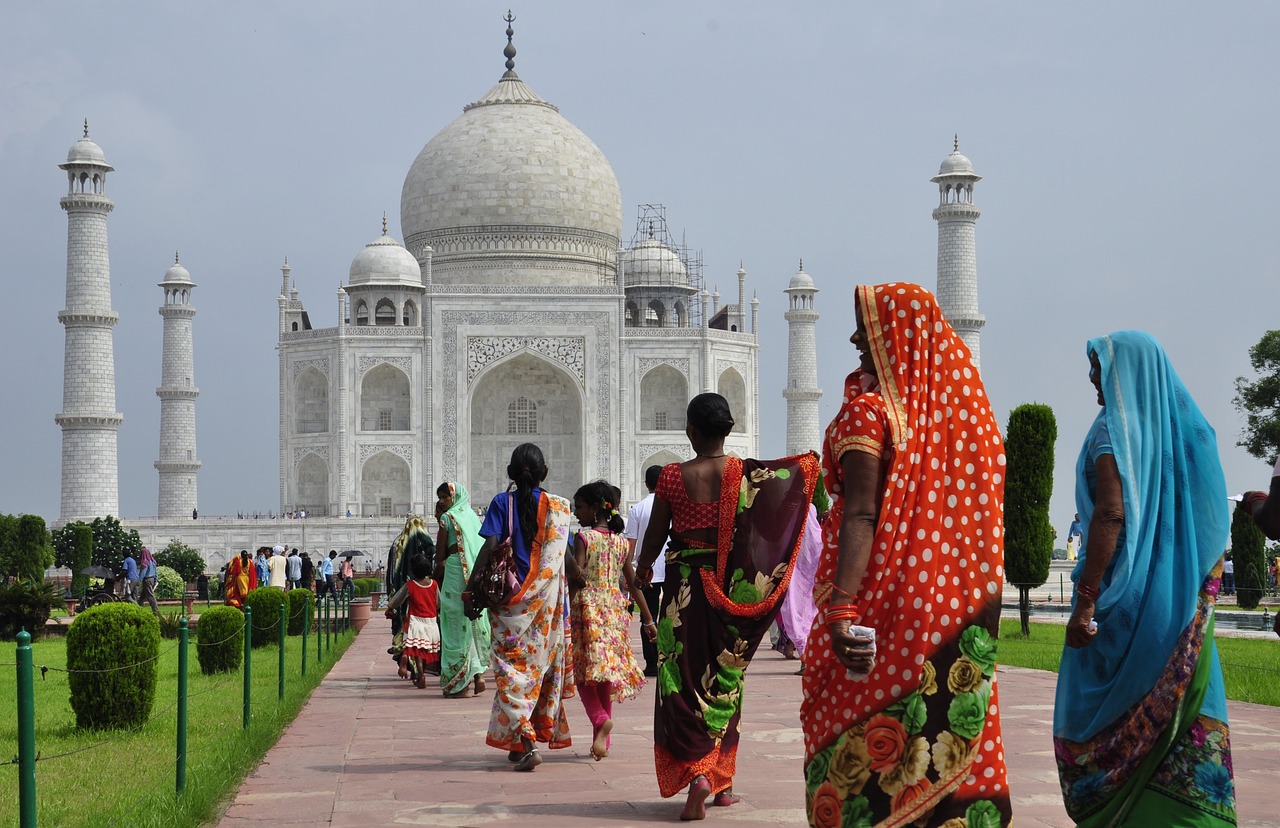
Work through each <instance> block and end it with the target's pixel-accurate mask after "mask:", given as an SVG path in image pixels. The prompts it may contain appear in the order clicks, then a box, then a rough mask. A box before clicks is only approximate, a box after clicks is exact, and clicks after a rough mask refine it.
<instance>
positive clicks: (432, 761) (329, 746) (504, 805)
mask: <svg viewBox="0 0 1280 828" xmlns="http://www.w3.org/2000/svg"><path fill="white" fill-rule="evenodd" d="M638 631H639V626H638V625H636V626H635V627H634V628H633V638H635V639H636V640H637V641H638ZM388 640H389V634H388V631H387V625H386V622H384V621H382V619H380V618H375V619H374V620H373V621H371V622H370V624H369V626H368V627H366V628H365V630H364V631H363V632H362V633H361V634H360V635H358V636H357V637H356V640H355V642H354V643H353V644H352V646H351V647H350V648H349V649H348V650H347V652H346V653H345V654H344V655H343V657H342V659H341V660H340V661H339V662H338V664H337V665H335V666H334V668H333V670H332V671H331V672H330V673H329V675H328V676H327V677H326V678H325V680H324V682H323V683H322V684H321V685H320V687H318V688H317V689H316V692H315V694H314V695H313V696H312V698H311V700H310V701H309V702H308V703H307V705H306V707H305V708H304V709H303V711H302V713H301V714H300V715H299V716H298V718H297V720H296V721H295V722H294V723H293V725H292V726H291V727H290V728H289V729H288V731H286V733H285V734H284V736H283V737H282V738H281V739H280V742H279V743H278V744H277V745H276V746H275V747H274V748H272V749H271V751H270V752H269V753H268V754H267V756H266V759H265V760H264V761H263V763H262V765H261V766H260V767H259V768H258V769H257V771H255V772H254V773H253V774H252V775H251V776H250V777H249V778H248V779H247V780H246V781H245V782H244V784H243V785H242V786H241V788H240V790H239V792H238V793H237V795H236V798H235V801H234V802H233V803H232V804H231V805H230V807H229V808H228V809H227V811H226V813H225V815H224V817H223V819H222V821H221V823H220V824H221V825H222V826H225V827H226V828H247V826H258V825H264V826H265V825H329V826H335V827H340V826H380V825H439V826H481V825H498V826H501V825H510V826H517V825H547V826H566V828H572V826H601V825H607V826H618V828H623V826H629V825H642V824H650V823H655V822H677V821H678V819H677V818H678V816H679V812H680V807H681V805H682V804H683V798H682V797H676V798H673V799H668V800H664V799H662V798H661V797H659V796H658V795H657V787H656V784H655V780H654V772H653V746H652V745H653V743H652V711H653V692H654V684H653V683H652V682H650V683H649V684H648V685H647V686H646V687H645V689H644V691H642V694H641V696H640V697H639V698H638V699H636V700H634V701H631V702H628V703H626V704H623V705H619V706H617V707H615V709H614V710H615V719H614V721H615V723H616V724H615V727H614V731H613V747H612V749H611V752H610V755H609V757H608V758H607V759H605V760H604V761H602V762H593V761H592V760H591V758H590V756H589V755H588V754H587V749H588V747H589V746H590V733H591V727H590V724H589V723H588V721H587V718H586V714H585V713H584V712H583V709H582V705H581V703H580V702H578V700H577V699H572V700H570V701H569V716H570V722H571V728H572V731H573V733H574V735H575V744H574V746H573V747H571V748H568V749H566V750H559V751H545V750H544V759H545V761H544V763H543V765H542V766H541V767H540V768H538V770H537V771H536V772H534V773H513V772H512V770H511V765H510V764H509V763H508V762H507V760H506V754H505V753H503V752H501V751H497V750H493V749H492V748H487V747H485V746H484V733H485V729H486V725H487V723H488V718H489V705H490V701H491V699H492V695H491V694H485V695H484V696H483V697H481V698H473V699H462V700H451V699H445V698H443V697H442V696H441V695H440V693H439V690H438V689H429V690H416V689H414V688H413V687H412V686H410V684H409V683H408V682H406V681H403V680H401V679H399V678H397V677H396V675H395V670H394V664H393V663H392V662H391V660H390V657H389V656H387V654H386V646H387V643H388ZM637 651H638V648H637ZM795 669H796V662H794V661H785V660H783V659H782V657H781V656H779V655H778V654H777V653H775V652H773V651H772V650H764V651H762V652H761V653H760V655H759V656H757V658H756V659H755V661H754V662H753V663H752V665H751V670H750V674H749V677H748V680H747V698H746V703H745V709H744V713H743V739H742V744H741V746H740V748H739V754H738V776H737V778H736V780H735V786H734V787H735V789H736V790H737V791H738V792H739V793H741V794H742V795H743V801H742V802H741V803H740V804H738V805H735V806H733V807H731V808H709V809H708V821H709V822H721V823H724V824H726V825H731V826H766V825H767V826H801V825H804V824H805V818H804V806H803V803H804V794H803V787H802V783H801V768H800V763H801V759H802V756H803V747H802V745H801V737H800V728H799V724H800V723H799V716H798V712H797V708H798V700H799V695H800V679H799V677H798V676H796V675H794V672H795ZM997 675H998V680H999V683H1000V698H1001V701H1002V702H1003V711H1002V721H1003V726H1004V735H1005V742H1006V744H1007V746H1008V751H1009V761H1008V764H1009V773H1010V787H1011V790H1012V791H1013V794H1014V800H1013V802H1014V820H1015V822H1016V824H1017V826H1018V828H1046V826H1050V827H1052V828H1069V826H1071V825H1072V822H1071V821H1070V820H1069V819H1068V818H1067V816H1066V813H1065V812H1064V810H1063V807H1062V799H1061V793H1060V791H1059V788H1058V782H1057V773H1056V771H1055V768H1054V763H1053V752H1052V749H1051V747H1050V731H1051V727H1050V723H1051V720H1052V715H1053V691H1054V682H1055V679H1056V676H1055V675H1054V674H1053V673H1047V672H1042V671H1038V670H1026V669H1021V668H1016V667H1011V668H1001V669H1000V671H999V673H998V674H997ZM490 687H492V680H490ZM1230 714H1231V735H1232V746H1233V749H1234V758H1235V771H1236V785H1237V792H1238V798H1239V803H1240V805H1239V808H1240V825H1241V826H1248V828H1261V826H1273V825H1276V824H1277V817H1276V814H1277V813H1280V784H1278V783H1280V773H1277V771H1276V769H1275V757H1276V755H1277V752H1278V751H1280V709H1276V708H1271V707H1265V706H1261V705H1251V704H1236V703H1234V702H1233V703H1231V705H1230ZM580 734H586V738H582V736H581V735H580Z"/></svg>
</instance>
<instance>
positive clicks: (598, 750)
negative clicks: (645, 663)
mask: <svg viewBox="0 0 1280 828" xmlns="http://www.w3.org/2000/svg"><path fill="white" fill-rule="evenodd" d="M617 506H618V491H617V489H615V488H613V487H612V486H610V485H609V484H608V483H606V482H604V481H602V480H598V481H596V482H594V483H588V484H587V485H585V486H583V487H582V488H580V489H578V491H577V493H576V494H575V495H574V496H573V513H574V516H575V517H576V518H577V519H578V522H579V523H581V524H582V526H583V527H584V528H583V530H582V531H581V532H579V533H578V534H577V536H576V537H575V538H574V541H573V555H574V558H575V560H576V561H577V564H578V569H579V570H580V571H581V573H582V580H581V582H580V583H578V584H576V585H573V584H571V585H572V586H576V587H577V588H576V589H574V590H573V595H572V598H571V603H570V607H571V610H570V611H571V616H570V628H571V630H572V633H573V672H574V683H575V684H576V685H577V688H578V695H579V696H580V697H581V699H582V706H583V707H585V708H586V709H587V717H588V718H589V719H591V727H592V734H593V738H592V740H591V756H592V758H594V759H595V760H596V761H597V762H598V761H600V760H601V759H603V758H604V757H606V756H608V755H609V733H610V731H612V730H613V703H614V702H615V701H619V702H620V701H625V700H627V699H629V698H632V697H633V696H635V694H636V691H638V690H639V689H640V687H641V686H643V685H644V676H643V674H642V673H641V671H640V665H639V664H638V663H637V662H636V657H635V653H634V651H633V650H632V649H631V640H630V639H631V636H630V631H631V614H630V612H629V611H628V609H627V597H626V596H625V595H623V593H622V590H621V589H620V588H619V586H618V583H619V580H622V581H624V582H625V583H626V586H627V589H628V590H629V591H630V594H631V600H632V601H634V602H635V605H636V606H637V607H639V608H640V617H641V619H642V620H643V623H644V628H643V629H644V634H645V635H646V636H648V637H649V639H650V640H655V639H656V638H657V627H656V625H655V624H654V623H653V617H652V616H651V615H650V614H649V607H648V606H647V605H646V604H645V600H644V594H643V593H642V592H641V591H640V584H639V583H638V582H637V581H636V576H635V570H634V569H633V567H632V565H631V555H630V554H629V553H628V549H627V540H626V538H625V537H623V535H622V530H623V529H624V528H625V524H624V522H623V520H622V516H621V515H619V514H618V507H617Z"/></svg>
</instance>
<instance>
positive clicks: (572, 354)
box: [467, 336, 587, 385]
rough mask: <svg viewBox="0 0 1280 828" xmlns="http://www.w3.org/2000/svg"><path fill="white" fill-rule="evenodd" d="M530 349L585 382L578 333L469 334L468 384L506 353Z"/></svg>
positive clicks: (583, 342) (582, 348)
mask: <svg viewBox="0 0 1280 828" xmlns="http://www.w3.org/2000/svg"><path fill="white" fill-rule="evenodd" d="M523 350H530V351H533V352H534V353H538V354H542V355H543V356H545V357H547V358H548V359H550V360H551V361H553V362H557V363H559V364H560V365H563V366H564V367H565V368H568V369H569V373H571V374H573V375H574V377H576V378H577V380H578V382H579V384H582V383H585V382H586V371H587V369H586V340H585V339H584V338H583V337H580V336H469V337H467V385H470V384H471V383H472V382H474V381H475V378H476V377H477V376H478V375H479V374H480V372H481V371H483V370H484V368H485V366H487V365H489V364H490V363H492V362H496V361H497V360H499V359H501V358H502V357H504V356H507V355H508V354H513V353H516V352H517V351H523Z"/></svg>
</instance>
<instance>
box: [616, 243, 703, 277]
mask: <svg viewBox="0 0 1280 828" xmlns="http://www.w3.org/2000/svg"><path fill="white" fill-rule="evenodd" d="M622 262H623V269H624V270H625V272H626V284H627V286H628V287H632V286H638V285H681V286H687V285H688V284H689V271H688V269H687V268H686V267H685V266H684V262H682V261H680V257H679V256H677V255H676V254H675V252H674V251H672V250H671V249H669V248H668V247H667V246H666V245H664V244H663V243H662V242H660V241H658V240H657V239H653V238H649V239H645V240H644V241H642V242H640V243H639V244H637V245H636V246H635V247H632V248H631V249H630V250H628V251H627V252H626V253H624V254H623V255H622Z"/></svg>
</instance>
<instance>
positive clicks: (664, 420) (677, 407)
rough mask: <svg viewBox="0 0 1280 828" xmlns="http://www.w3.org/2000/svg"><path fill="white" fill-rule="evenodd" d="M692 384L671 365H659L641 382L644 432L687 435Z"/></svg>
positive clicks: (641, 419)
mask: <svg viewBox="0 0 1280 828" xmlns="http://www.w3.org/2000/svg"><path fill="white" fill-rule="evenodd" d="M688 405H689V383H688V381H687V380H685V378H684V375H683V374H681V373H680V372H679V371H677V370H676V369H675V368H672V367H671V366H670V365H659V366H657V367H655V368H653V369H652V370H650V371H649V372H648V373H646V374H645V375H644V376H643V377H641V379H640V428H641V430H643V431H684V425H685V409H686V408H687V407H688Z"/></svg>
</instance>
